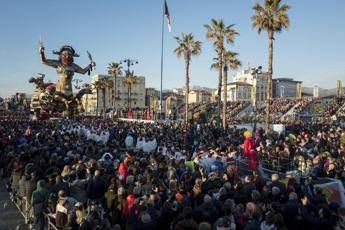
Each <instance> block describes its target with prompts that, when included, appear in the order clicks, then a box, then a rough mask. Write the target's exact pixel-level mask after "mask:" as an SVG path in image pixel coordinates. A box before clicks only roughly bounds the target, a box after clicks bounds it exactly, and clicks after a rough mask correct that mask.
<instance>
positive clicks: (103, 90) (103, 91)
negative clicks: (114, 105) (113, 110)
mask: <svg viewBox="0 0 345 230" xmlns="http://www.w3.org/2000/svg"><path fill="white" fill-rule="evenodd" d="M102 93H103V95H102V96H103V115H105V88H103V89H102Z"/></svg>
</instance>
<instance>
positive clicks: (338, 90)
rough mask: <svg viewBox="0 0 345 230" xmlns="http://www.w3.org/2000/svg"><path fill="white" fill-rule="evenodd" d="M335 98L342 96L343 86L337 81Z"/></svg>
mask: <svg viewBox="0 0 345 230" xmlns="http://www.w3.org/2000/svg"><path fill="white" fill-rule="evenodd" d="M337 96H338V97H341V96H343V84H342V82H341V80H337Z"/></svg>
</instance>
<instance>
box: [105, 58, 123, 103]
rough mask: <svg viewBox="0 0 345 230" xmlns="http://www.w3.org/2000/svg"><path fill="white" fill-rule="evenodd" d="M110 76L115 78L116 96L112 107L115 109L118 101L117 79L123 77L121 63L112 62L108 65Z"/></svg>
mask: <svg viewBox="0 0 345 230" xmlns="http://www.w3.org/2000/svg"><path fill="white" fill-rule="evenodd" d="M108 74H109V75H110V76H113V77H114V82H113V87H114V95H112V98H113V99H112V103H111V104H112V106H113V107H114V108H115V101H116V79H117V77H119V76H121V75H122V66H121V64H120V63H117V62H112V63H109V64H108Z"/></svg>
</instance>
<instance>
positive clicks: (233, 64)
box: [222, 51, 241, 129]
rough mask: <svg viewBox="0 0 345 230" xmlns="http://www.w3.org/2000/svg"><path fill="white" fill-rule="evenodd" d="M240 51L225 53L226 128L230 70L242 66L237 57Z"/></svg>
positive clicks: (224, 125)
mask: <svg viewBox="0 0 345 230" xmlns="http://www.w3.org/2000/svg"><path fill="white" fill-rule="evenodd" d="M237 56H238V53H235V52H231V51H225V52H224V55H223V61H224V66H223V71H224V82H223V87H224V88H223V98H224V100H223V114H222V119H223V128H224V129H225V128H226V125H227V124H226V103H227V98H228V70H229V69H230V70H236V69H238V67H240V66H241V61H239V60H238V58H237Z"/></svg>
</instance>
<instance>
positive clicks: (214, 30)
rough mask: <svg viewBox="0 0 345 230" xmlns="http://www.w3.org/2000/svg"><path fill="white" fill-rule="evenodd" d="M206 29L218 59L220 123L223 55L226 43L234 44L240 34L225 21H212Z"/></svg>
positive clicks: (207, 36)
mask: <svg viewBox="0 0 345 230" xmlns="http://www.w3.org/2000/svg"><path fill="white" fill-rule="evenodd" d="M204 26H205V28H206V38H207V39H208V40H210V41H211V42H213V46H214V48H215V49H216V52H217V58H218V65H217V67H218V68H217V69H218V98H217V102H218V103H217V104H218V108H219V112H218V122H219V123H220V103H221V91H222V72H223V53H224V43H228V44H233V43H234V38H235V36H236V35H238V33H237V32H236V30H235V29H234V28H233V27H234V24H232V25H229V26H226V25H225V24H224V22H223V20H218V21H217V20H215V19H211V24H210V25H204Z"/></svg>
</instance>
